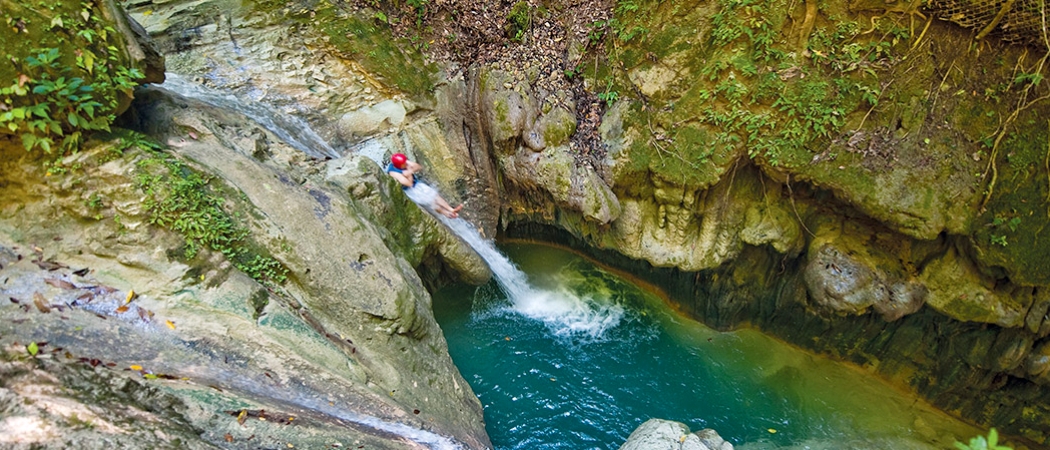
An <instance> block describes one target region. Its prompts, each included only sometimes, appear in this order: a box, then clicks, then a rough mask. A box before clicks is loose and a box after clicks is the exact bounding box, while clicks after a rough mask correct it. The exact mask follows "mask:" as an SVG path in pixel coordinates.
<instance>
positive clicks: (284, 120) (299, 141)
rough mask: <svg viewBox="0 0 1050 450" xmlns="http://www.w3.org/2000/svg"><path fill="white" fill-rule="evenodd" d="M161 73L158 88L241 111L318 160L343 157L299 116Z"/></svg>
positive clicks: (172, 74) (175, 75)
mask: <svg viewBox="0 0 1050 450" xmlns="http://www.w3.org/2000/svg"><path fill="white" fill-rule="evenodd" d="M164 76H165V81H164V83H163V84H161V85H159V86H158V87H160V88H161V89H165V90H167V91H169V92H174V93H176V94H179V95H181V96H183V97H186V98H192V99H194V100H198V101H201V102H204V103H206V104H208V105H211V106H214V107H216V108H222V109H227V110H230V111H236V112H239V113H241V114H244V115H245V116H248V118H250V119H252V120H253V121H255V122H256V123H258V124H259V125H260V126H262V127H263V128H266V130H268V131H269V132H271V133H273V134H274V135H276V136H277V137H278V138H280V139H281V140H282V141H284V142H285V143H286V144H288V145H290V146H292V147H294V148H295V149H297V150H299V151H301V152H303V153H305V154H307V155H309V156H312V157H314V158H318V159H324V158H338V157H340V156H342V155H340V154H339V152H338V151H336V150H335V149H334V148H332V146H331V145H328V143H327V142H325V140H324V139H322V138H321V136H318V135H317V133H316V132H315V131H314V129H313V128H311V127H310V125H309V124H307V123H306V122H305V121H303V120H302V119H300V118H298V117H295V116H291V115H288V114H282V113H280V112H278V111H277V110H276V109H274V108H273V107H272V106H270V105H267V104H265V103H261V102H252V101H247V100H242V99H240V98H237V97H236V96H234V95H232V94H228V93H225V92H220V91H218V90H216V89H211V88H208V87H205V86H204V85H201V84H200V83H195V82H193V81H191V80H189V79H188V78H186V77H185V76H182V75H179V74H176V73H166V74H164Z"/></svg>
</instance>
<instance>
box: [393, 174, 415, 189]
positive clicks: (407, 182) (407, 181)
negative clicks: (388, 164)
mask: <svg viewBox="0 0 1050 450" xmlns="http://www.w3.org/2000/svg"><path fill="white" fill-rule="evenodd" d="M387 173H388V174H390V176H391V177H394V179H395V180H397V182H398V183H401V185H402V186H404V187H412V184H413V183H412V171H410V170H404V171H403V172H402V173H397V172H394V171H390V172H387Z"/></svg>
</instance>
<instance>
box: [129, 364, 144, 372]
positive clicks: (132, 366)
mask: <svg viewBox="0 0 1050 450" xmlns="http://www.w3.org/2000/svg"><path fill="white" fill-rule="evenodd" d="M129 368H130V369H131V370H135V371H139V370H142V366H140V365H138V364H132V365H131V366H129Z"/></svg>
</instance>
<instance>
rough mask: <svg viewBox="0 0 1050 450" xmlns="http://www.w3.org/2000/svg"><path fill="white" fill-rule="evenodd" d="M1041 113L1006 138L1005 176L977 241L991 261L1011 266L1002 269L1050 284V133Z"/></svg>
mask: <svg viewBox="0 0 1050 450" xmlns="http://www.w3.org/2000/svg"><path fill="white" fill-rule="evenodd" d="M1035 114H1036V113H1033V114H1031V115H1029V117H1028V118H1026V119H1025V120H1023V121H1022V122H1021V123H1020V125H1019V127H1018V128H1019V129H1018V131H1017V132H1016V133H1015V134H1014V137H1012V138H1010V139H1004V143H1003V144H1002V148H1001V149H1000V152H1001V153H1003V154H1004V156H1003V158H1002V159H1001V160H1000V162H999V164H1000V165H999V180H1000V181H999V182H998V183H997V184H996V186H995V188H994V191H993V195H992V198H991V200H990V201H989V202H988V205H987V206H986V211H985V212H984V214H982V215H980V216H979V217H978V218H977V220H976V222H975V225H978V226H975V227H974V233H973V236H972V242H973V243H974V245H975V246H976V247H977V249H978V257H979V259H980V260H981V261H982V262H983V263H984V264H985V265H986V266H988V267H992V268H994V267H1001V268H1003V270H1004V271H1005V273H997V274H996V275H1000V276H1003V275H1005V276H1009V277H1010V279H1011V280H1012V281H1014V282H1015V283H1018V284H1026V285H1038V284H1044V285H1045V284H1050V272H1048V271H1047V270H1046V268H1047V267H1050V229H1048V228H1050V227H1047V226H1046V224H1047V223H1048V221H1050V209H1048V207H1047V203H1046V201H1047V200H1046V199H1047V198H1050V177H1048V175H1047V170H1046V162H1047V157H1048V155H1050V141H1048V139H1050V136H1048V131H1047V128H1046V124H1045V122H1043V124H1042V126H1039V121H1038V120H1037V118H1036V117H1032V116H1035ZM1029 119H1030V120H1031V121H1029ZM1043 120H1045V119H1043Z"/></svg>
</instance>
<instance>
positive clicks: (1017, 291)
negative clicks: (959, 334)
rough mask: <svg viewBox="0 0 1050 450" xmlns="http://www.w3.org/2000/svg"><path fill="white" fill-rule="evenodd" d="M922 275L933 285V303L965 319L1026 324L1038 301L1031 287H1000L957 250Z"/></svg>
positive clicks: (956, 316) (953, 315) (934, 263)
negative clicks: (1031, 310) (1027, 317)
mask: <svg viewBox="0 0 1050 450" xmlns="http://www.w3.org/2000/svg"><path fill="white" fill-rule="evenodd" d="M922 278H923V282H924V283H925V284H926V285H927V286H929V288H930V296H929V298H928V300H927V302H928V303H929V304H930V306H932V307H934V308H936V309H937V310H938V311H941V312H943V313H944V314H947V315H949V316H951V317H954V318H956V319H958V320H962V321H973V322H985V323H994V324H997V325H999V326H1002V327H1008V328H1011V327H1014V328H1016V327H1022V326H1024V325H1025V319H1026V316H1028V312H1029V310H1030V309H1031V308H1032V306H1033V304H1034V303H1035V299H1034V298H1033V296H1032V290H1031V289H1025V288H1020V287H1018V288H1013V287H1010V286H1005V287H997V286H996V282H995V280H994V279H992V278H990V277H987V276H984V275H982V274H981V273H980V272H979V271H978V270H977V269H976V268H975V267H974V266H973V263H972V262H971V261H969V260H967V259H966V258H962V257H960V256H959V254H958V252H957V251H955V250H952V251H949V252H948V253H947V254H945V255H944V257H942V258H939V259H937V260H934V261H933V262H931V263H930V265H929V266H928V267H927V268H926V270H925V271H924V272H923V275H922ZM1044 311H1045V310H1044ZM1044 315H1045V312H1044ZM1040 327H1041V326H1036V327H1035V328H1036V329H1038V328H1040Z"/></svg>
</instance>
